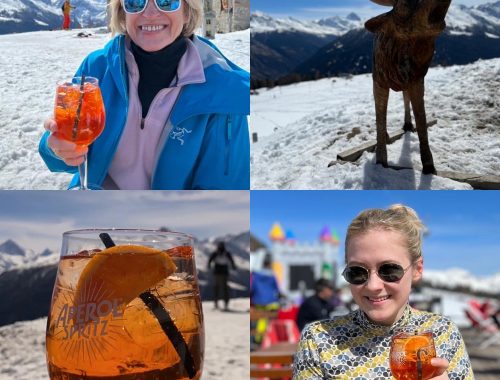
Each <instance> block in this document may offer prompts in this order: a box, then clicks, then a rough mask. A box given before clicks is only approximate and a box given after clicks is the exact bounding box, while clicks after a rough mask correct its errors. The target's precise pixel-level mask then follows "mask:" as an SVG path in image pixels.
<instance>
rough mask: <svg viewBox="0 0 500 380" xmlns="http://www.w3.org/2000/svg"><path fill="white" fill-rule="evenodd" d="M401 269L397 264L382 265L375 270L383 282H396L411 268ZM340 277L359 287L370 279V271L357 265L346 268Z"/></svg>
mask: <svg viewBox="0 0 500 380" xmlns="http://www.w3.org/2000/svg"><path fill="white" fill-rule="evenodd" d="M412 265H413V264H410V265H409V266H408V267H407V268H403V267H402V266H401V265H399V264H393V263H387V264H382V265H381V266H379V267H378V268H377V270H376V273H377V276H379V277H380V279H381V280H382V281H385V282H397V281H399V280H401V279H402V278H403V276H404V275H405V273H406V271H407V270H408V269H409V268H410V267H411V266H412ZM342 276H343V277H344V278H345V280H346V281H347V282H348V283H349V284H353V285H361V284H364V283H365V282H366V281H368V279H369V278H370V271H369V270H368V269H366V268H363V267H361V266H358V265H352V266H347V267H346V268H345V269H344V271H343V272H342Z"/></svg>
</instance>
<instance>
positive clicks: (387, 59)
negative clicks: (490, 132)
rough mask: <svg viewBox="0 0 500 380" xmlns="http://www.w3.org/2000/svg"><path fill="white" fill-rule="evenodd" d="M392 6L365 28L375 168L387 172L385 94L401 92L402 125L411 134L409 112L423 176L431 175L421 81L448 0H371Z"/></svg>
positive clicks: (432, 50) (387, 97) (425, 71)
mask: <svg viewBox="0 0 500 380" xmlns="http://www.w3.org/2000/svg"><path fill="white" fill-rule="evenodd" d="M371 1H373V2H374V3H377V4H379V5H387V6H392V7H393V9H392V10H391V11H390V12H387V13H384V14H382V15H380V16H377V17H374V18H372V19H370V20H368V21H367V22H366V23H365V28H366V29H367V30H368V31H370V32H372V33H374V34H375V39H374V45H373V95H374V97H375V114H376V120H377V148H376V160H377V164H382V165H383V166H384V167H387V147H386V144H387V142H388V141H387V140H388V134H387V121H386V114H387V101H388V99H389V89H392V90H394V91H403V98H404V105H405V123H404V126H403V129H404V130H405V131H412V130H413V126H412V124H411V115H410V103H411V106H412V108H413V114H414V117H415V124H416V128H417V134H418V139H419V141H420V158H421V160H422V165H423V173H424V174H430V173H433V174H436V169H435V167H434V161H433V159H432V153H431V149H430V147H429V140H428V136H427V121H426V117H425V106H424V77H425V74H427V70H428V69H429V65H430V63H431V60H432V56H433V55H434V48H435V41H436V38H437V37H438V35H439V34H440V33H441V32H442V31H443V30H444V28H445V27H446V24H445V21H444V18H445V16H446V12H448V7H449V6H450V2H451V0H371Z"/></svg>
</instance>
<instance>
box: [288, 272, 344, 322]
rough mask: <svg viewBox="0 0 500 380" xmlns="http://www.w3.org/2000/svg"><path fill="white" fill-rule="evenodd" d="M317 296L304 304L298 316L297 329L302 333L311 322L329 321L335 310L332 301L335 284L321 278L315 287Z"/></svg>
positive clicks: (309, 298)
mask: <svg viewBox="0 0 500 380" xmlns="http://www.w3.org/2000/svg"><path fill="white" fill-rule="evenodd" d="M314 291H315V294H314V295H312V296H311V297H308V298H306V299H305V300H304V302H302V304H301V305H300V308H299V313H298V314H297V327H298V328H299V330H300V331H302V329H303V328H304V327H305V326H306V325H307V324H308V323H311V322H315V321H319V320H322V319H327V318H329V317H330V314H331V313H332V311H333V310H334V309H335V307H334V305H333V304H332V299H333V297H334V295H335V288H334V286H333V284H332V283H331V282H330V281H328V280H326V279H324V278H320V279H319V280H318V281H316V284H315V285H314Z"/></svg>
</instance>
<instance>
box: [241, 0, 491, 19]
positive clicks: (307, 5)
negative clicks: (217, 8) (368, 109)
mask: <svg viewBox="0 0 500 380" xmlns="http://www.w3.org/2000/svg"><path fill="white" fill-rule="evenodd" d="M488 2H490V3H491V2H494V0H453V4H464V5H468V6H471V5H478V4H484V3H488ZM250 7H251V10H252V12H255V11H262V12H264V13H267V14H269V15H271V16H274V17H288V16H292V17H295V18H298V19H320V18H326V17H331V16H334V15H339V16H346V15H347V14H349V13H351V12H355V13H357V14H358V15H359V16H360V17H361V18H362V19H367V18H368V17H371V16H374V15H376V14H380V13H383V12H387V11H388V10H389V8H387V7H382V6H380V5H377V4H374V3H372V2H371V1H369V0H312V1H303V0H252V1H251V2H250Z"/></svg>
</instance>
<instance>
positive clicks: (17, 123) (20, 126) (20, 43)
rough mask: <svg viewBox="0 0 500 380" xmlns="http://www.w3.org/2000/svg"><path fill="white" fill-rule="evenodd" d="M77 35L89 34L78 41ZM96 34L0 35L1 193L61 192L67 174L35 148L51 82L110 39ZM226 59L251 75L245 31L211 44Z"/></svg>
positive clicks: (51, 90)
mask: <svg viewBox="0 0 500 380" xmlns="http://www.w3.org/2000/svg"><path fill="white" fill-rule="evenodd" d="M81 31H92V33H93V35H92V36H90V37H88V38H78V37H77V34H78V33H79V32H81ZM98 31H99V29H89V30H78V29H73V30H71V31H61V30H59V31H50V32H47V31H43V32H30V33H19V34H6V35H0V51H2V53H3V54H1V55H0V83H1V84H2V91H1V92H0V131H1V132H2V139H1V140H0V153H1V154H0V189H23V190H32V189H36V190H41V189H66V188H67V185H68V183H69V181H70V178H71V175H70V174H66V173H51V172H50V171H49V170H48V169H47V167H46V166H45V164H44V162H43V161H42V159H41V157H40V155H39V154H38V143H39V141H40V138H41V136H42V134H43V132H44V129H43V121H44V120H45V119H46V118H47V117H49V116H51V114H52V107H53V102H54V94H55V87H56V83H57V82H58V81H61V80H66V79H68V78H71V77H72V76H73V74H74V73H75V71H76V70H77V68H78V66H79V65H80V63H81V62H82V60H83V59H84V58H85V56H86V55H87V54H89V53H90V52H92V51H94V50H97V49H100V48H102V47H103V46H104V45H105V44H106V42H107V41H108V40H109V39H110V34H108V33H104V32H101V33H99V32H98ZM213 42H214V43H215V44H216V45H217V47H218V48H219V49H220V50H221V51H222V53H223V54H224V55H226V56H227V57H228V58H229V59H231V60H233V62H235V63H236V64H237V65H239V66H241V67H242V68H244V69H245V70H247V71H248V70H250V53H249V52H250V30H248V29H247V30H244V31H239V32H234V33H228V34H218V35H216V38H215V40H214V41H213Z"/></svg>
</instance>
